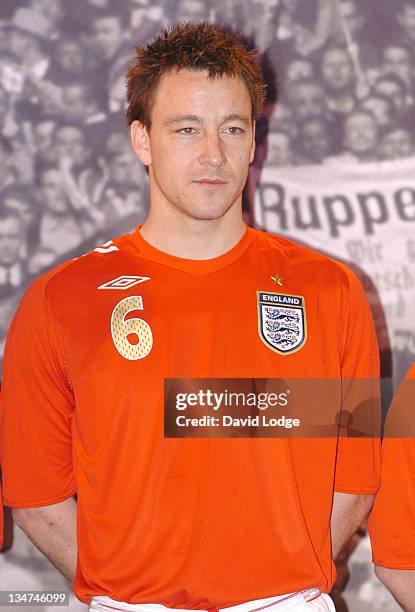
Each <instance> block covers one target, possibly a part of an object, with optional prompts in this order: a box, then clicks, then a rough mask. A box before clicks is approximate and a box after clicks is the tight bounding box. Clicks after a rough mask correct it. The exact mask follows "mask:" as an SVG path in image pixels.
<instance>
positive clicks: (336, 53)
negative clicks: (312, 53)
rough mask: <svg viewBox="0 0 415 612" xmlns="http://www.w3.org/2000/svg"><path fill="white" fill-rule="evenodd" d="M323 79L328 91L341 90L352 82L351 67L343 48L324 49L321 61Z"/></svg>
mask: <svg viewBox="0 0 415 612" xmlns="http://www.w3.org/2000/svg"><path fill="white" fill-rule="evenodd" d="M321 73H322V77H323V81H324V83H325V85H326V86H327V88H328V89H329V90H330V91H334V92H337V91H343V90H345V89H348V88H349V87H351V85H352V84H353V67H352V63H351V61H350V57H349V55H348V53H347V51H346V50H345V49H330V50H329V51H326V53H325V54H324V56H323V59H322V62H321Z"/></svg>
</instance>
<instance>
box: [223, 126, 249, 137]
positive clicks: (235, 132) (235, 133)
mask: <svg viewBox="0 0 415 612" xmlns="http://www.w3.org/2000/svg"><path fill="white" fill-rule="evenodd" d="M224 131H225V132H228V133H229V134H232V136H238V135H239V134H243V133H244V132H245V130H243V129H242V128H240V127H236V126H235V125H231V126H230V127H228V128H226V129H225V130H224Z"/></svg>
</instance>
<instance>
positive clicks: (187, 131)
mask: <svg viewBox="0 0 415 612" xmlns="http://www.w3.org/2000/svg"><path fill="white" fill-rule="evenodd" d="M196 133H197V132H196V130H195V128H192V127H185V128H181V129H180V130H177V131H176V134H183V135H184V136H193V134H196Z"/></svg>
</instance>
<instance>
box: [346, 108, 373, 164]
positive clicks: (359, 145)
mask: <svg viewBox="0 0 415 612" xmlns="http://www.w3.org/2000/svg"><path fill="white" fill-rule="evenodd" d="M378 135H379V128H378V125H377V123H376V120H375V118H374V117H371V116H370V115H368V114H366V113H353V115H350V117H348V118H347V119H346V121H345V136H344V140H345V147H346V149H348V150H349V151H351V152H352V153H355V154H356V155H358V156H359V155H364V154H368V153H371V152H373V151H374V150H375V148H376V146H377V144H378Z"/></svg>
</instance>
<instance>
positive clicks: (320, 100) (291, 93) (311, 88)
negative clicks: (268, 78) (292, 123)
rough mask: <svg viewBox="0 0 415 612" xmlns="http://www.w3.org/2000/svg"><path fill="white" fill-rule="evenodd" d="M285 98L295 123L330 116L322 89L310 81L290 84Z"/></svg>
mask: <svg viewBox="0 0 415 612" xmlns="http://www.w3.org/2000/svg"><path fill="white" fill-rule="evenodd" d="M287 97H288V101H289V103H290V105H291V108H292V110H293V113H294V117H295V119H296V120H297V121H305V120H307V119H316V118H318V119H322V118H325V117H329V115H330V113H329V110H328V108H327V97H326V94H325V92H324V89H323V88H322V86H321V85H320V84H319V83H317V82H316V81H314V80H312V79H301V80H298V81H296V82H294V83H290V84H289V86H288V91H287Z"/></svg>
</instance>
